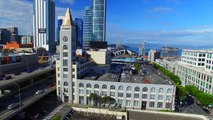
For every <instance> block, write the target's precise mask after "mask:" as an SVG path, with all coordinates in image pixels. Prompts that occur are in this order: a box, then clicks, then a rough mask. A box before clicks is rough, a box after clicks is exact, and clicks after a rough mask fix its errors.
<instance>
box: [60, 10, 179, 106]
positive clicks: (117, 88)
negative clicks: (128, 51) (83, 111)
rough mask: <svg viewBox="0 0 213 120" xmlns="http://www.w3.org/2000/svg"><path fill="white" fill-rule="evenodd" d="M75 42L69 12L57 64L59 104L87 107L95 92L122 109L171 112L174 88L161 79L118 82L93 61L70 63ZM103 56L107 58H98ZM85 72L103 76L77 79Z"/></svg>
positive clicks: (116, 69) (62, 34)
mask: <svg viewBox="0 0 213 120" xmlns="http://www.w3.org/2000/svg"><path fill="white" fill-rule="evenodd" d="M75 40H76V37H75V27H74V26H73V22H72V17H71V14H70V11H69V9H68V10H67V12H66V16H65V18H64V20H63V24H62V26H61V31H60V43H61V44H60V58H59V59H58V60H57V61H56V74H57V75H56V76H57V77H56V79H57V82H56V83H57V85H56V87H57V96H58V97H59V98H60V99H61V100H62V102H68V103H76V104H85V105H89V104H92V101H90V100H89V99H88V97H89V96H90V93H96V94H98V95H100V96H106V95H107V96H111V97H113V98H114V99H115V101H116V103H118V104H120V105H121V106H122V107H127V108H135V109H155V110H156V109H159V110H162V109H171V110H174V98H175V91H176V87H175V85H173V84H171V83H169V82H168V81H166V80H164V79H163V78H161V79H160V78H159V80H158V81H159V82H160V83H158V84H156V81H157V80H152V82H150V84H148V83H144V82H143V81H140V80H136V79H135V78H124V79H122V80H121V81H118V80H116V79H118V78H119V77H118V76H119V75H118V74H113V73H111V72H108V73H106V72H107V70H109V68H108V67H107V66H105V65H100V66H91V65H92V64H93V63H94V62H95V60H94V61H92V60H86V61H84V60H83V61H79V60H78V58H77V59H76V61H75V60H73V56H75V55H73V51H74V49H73V48H74V47H73V43H75V42H74V41H75ZM78 54H80V52H78ZM102 57H106V55H104V56H99V58H102ZM105 59H106V58H105ZM104 61H105V60H104ZM99 67H101V69H100V68H99ZM102 67H103V68H102ZM110 68H113V70H112V72H113V71H119V72H120V70H121V67H120V66H119V67H116V68H115V66H114V67H113V66H110ZM88 72H90V73H91V72H94V73H99V74H100V73H103V74H102V75H101V76H100V77H99V78H98V79H96V77H94V75H92V76H91V77H84V78H82V79H80V78H81V77H82V76H84V75H85V74H86V73H88ZM127 76H129V75H127ZM130 79H131V80H130ZM130 81H132V82H130Z"/></svg>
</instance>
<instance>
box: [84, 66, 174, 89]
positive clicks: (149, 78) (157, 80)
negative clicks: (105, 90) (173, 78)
mask: <svg viewBox="0 0 213 120" xmlns="http://www.w3.org/2000/svg"><path fill="white" fill-rule="evenodd" d="M90 69H91V70H90V71H91V72H90V73H89V74H87V75H86V76H84V77H83V78H82V79H85V80H97V81H111V82H126V83H147V84H164V85H169V84H172V82H170V80H168V78H166V77H165V76H164V75H163V74H162V73H160V72H159V71H157V70H156V69H155V68H154V67H153V66H152V65H148V64H145V63H144V64H142V66H141V70H139V72H138V73H137V72H136V70H134V69H135V68H134V67H133V64H130V63H129V64H110V65H104V66H103V65H102V66H100V65H99V66H93V67H91V68H90Z"/></svg>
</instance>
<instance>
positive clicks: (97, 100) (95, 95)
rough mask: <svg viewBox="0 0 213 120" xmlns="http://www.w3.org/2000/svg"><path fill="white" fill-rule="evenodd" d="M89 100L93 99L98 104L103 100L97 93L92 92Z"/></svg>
mask: <svg viewBox="0 0 213 120" xmlns="http://www.w3.org/2000/svg"><path fill="white" fill-rule="evenodd" d="M89 100H92V101H93V103H94V105H95V106H97V105H98V103H99V102H100V100H101V97H100V96H99V95H97V94H95V93H91V94H90V96H89Z"/></svg>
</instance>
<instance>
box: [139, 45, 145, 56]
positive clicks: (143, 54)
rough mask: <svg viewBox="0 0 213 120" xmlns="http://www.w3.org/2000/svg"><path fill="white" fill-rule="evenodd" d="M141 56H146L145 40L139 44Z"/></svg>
mask: <svg viewBox="0 0 213 120" xmlns="http://www.w3.org/2000/svg"><path fill="white" fill-rule="evenodd" d="M138 54H139V56H145V55H146V42H143V43H141V44H140V45H139V53H138Z"/></svg>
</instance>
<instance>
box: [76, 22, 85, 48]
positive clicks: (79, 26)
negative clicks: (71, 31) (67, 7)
mask: <svg viewBox="0 0 213 120" xmlns="http://www.w3.org/2000/svg"><path fill="white" fill-rule="evenodd" d="M74 23H75V26H76V37H77V39H76V46H77V48H82V47H83V46H82V45H83V20H82V19H80V18H75V21H74Z"/></svg>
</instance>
